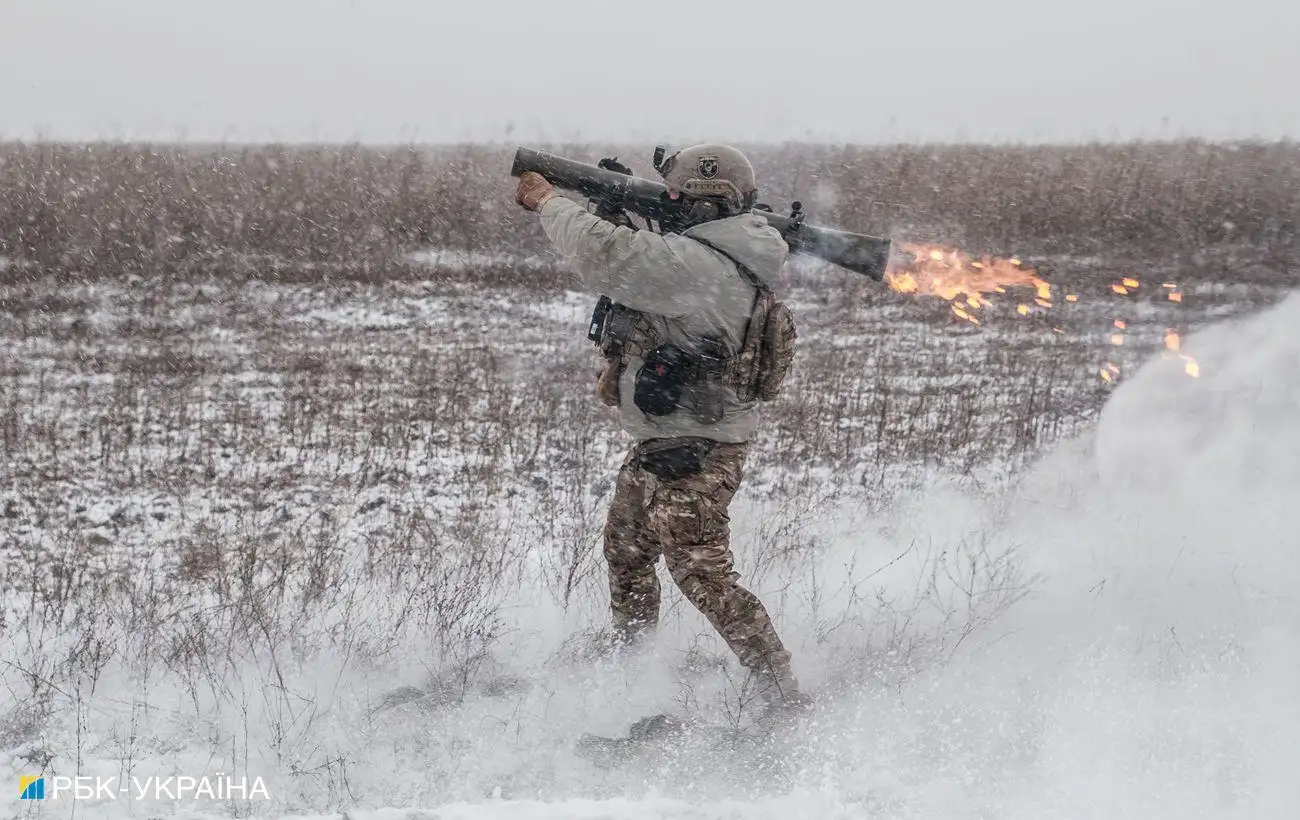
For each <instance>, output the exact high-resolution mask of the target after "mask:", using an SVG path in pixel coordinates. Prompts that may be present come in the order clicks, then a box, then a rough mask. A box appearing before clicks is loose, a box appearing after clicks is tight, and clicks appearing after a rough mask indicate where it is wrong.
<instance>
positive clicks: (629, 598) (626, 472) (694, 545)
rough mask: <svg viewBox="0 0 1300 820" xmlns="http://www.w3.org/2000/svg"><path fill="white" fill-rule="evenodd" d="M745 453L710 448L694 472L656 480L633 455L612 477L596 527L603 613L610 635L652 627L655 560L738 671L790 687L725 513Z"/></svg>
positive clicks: (633, 634)
mask: <svg viewBox="0 0 1300 820" xmlns="http://www.w3.org/2000/svg"><path fill="white" fill-rule="evenodd" d="M747 449H748V447H747V445H745V444H718V445H717V446H716V447H715V448H714V450H713V451H712V452H711V453H710V454H709V455H708V457H707V458H706V460H705V462H704V466H703V469H702V470H700V471H699V472H697V473H695V474H693V475H689V476H686V477H684V478H676V479H671V480H668V479H662V478H659V477H657V476H655V475H653V474H652V473H649V472H647V471H646V470H644V469H643V468H642V467H641V466H640V464H639V463H638V460H637V455H638V448H637V447H633V448H632V451H631V452H630V453H629V454H628V456H627V458H626V459H625V460H624V462H623V466H622V468H621V469H620V470H619V473H618V481H617V484H616V486H615V489H614V500H613V503H612V504H611V505H610V509H609V516H608V518H607V520H606V523H605V560H606V562H608V564H609V592H610V609H611V610H612V614H613V619H614V627H615V630H616V631H617V632H618V633H620V635H621V636H622V637H624V638H628V639H635V638H637V637H639V636H640V635H641V634H642V633H644V632H648V631H650V630H653V629H654V628H655V626H656V625H657V624H658V620H659V578H658V575H657V574H656V571H655V568H656V565H657V564H658V561H659V557H660V556H661V555H662V556H663V558H664V562H665V563H666V564H667V567H668V572H669V574H671V576H672V579H673V581H674V582H675V583H676V584H677V586H678V588H679V589H681V591H682V594H683V595H684V596H685V597H686V599H687V600H688V601H690V602H691V603H692V604H693V605H694V606H695V607H696V609H698V610H699V611H700V612H701V613H702V614H703V615H704V616H705V617H706V618H707V619H708V620H709V623H711V624H712V625H713V628H714V629H716V630H717V631H718V633H719V634H720V635H721V636H722V638H723V640H725V641H726V642H727V646H729V647H730V648H731V651H732V652H734V653H736V656H737V657H738V658H739V659H740V662H741V663H742V664H743V665H744V666H746V667H748V668H749V669H751V670H754V672H757V673H759V674H762V675H765V676H770V677H773V678H775V679H776V680H778V681H781V682H783V683H784V685H786V686H792V685H793V677H792V675H791V674H790V653H789V652H787V651H786V649H785V647H784V646H782V644H781V639H780V638H778V637H777V634H776V630H775V629H774V628H773V626H772V620H771V618H770V617H769V616H768V613H767V610H766V609H764V607H763V604H762V603H761V602H760V601H759V600H758V598H757V597H756V596H755V595H754V594H753V593H752V592H750V591H749V590H747V589H745V588H744V587H742V586H741V585H740V584H739V583H737V581H738V580H739V577H740V575H739V573H737V572H736V571H735V569H734V557H733V555H732V552H731V545H730V535H731V518H730V517H729V515H728V513H727V508H728V507H729V506H730V504H731V499H732V496H734V495H735V493H736V490H737V489H738V488H739V486H740V481H741V478H742V476H743V473H744V461H745V455H746V452H747Z"/></svg>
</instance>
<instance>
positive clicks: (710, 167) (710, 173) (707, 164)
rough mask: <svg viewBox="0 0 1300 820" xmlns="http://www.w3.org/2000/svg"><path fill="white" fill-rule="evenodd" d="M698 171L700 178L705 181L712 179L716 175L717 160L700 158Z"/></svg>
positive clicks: (715, 158)
mask: <svg viewBox="0 0 1300 820" xmlns="http://www.w3.org/2000/svg"><path fill="white" fill-rule="evenodd" d="M699 170H700V176H702V177H704V178H705V179H713V178H714V177H716V176H717V175H718V158H717V157H700V164H699Z"/></svg>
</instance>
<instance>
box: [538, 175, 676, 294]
mask: <svg viewBox="0 0 1300 820" xmlns="http://www.w3.org/2000/svg"><path fill="white" fill-rule="evenodd" d="M539 179H540V176H539ZM541 181H542V183H543V184H545V186H546V188H547V189H549V190H547V191H546V192H545V193H539V194H538V195H537V197H536V199H535V200H534V202H536V205H535V206H533V207H530V203H529V202H528V201H527V199H528V197H527V196H526V195H525V196H521V204H523V205H524V207H527V208H529V209H530V210H536V211H537V212H538V214H539V215H540V217H541V225H542V230H543V231H545V232H546V235H547V237H548V238H550V240H551V244H552V245H554V247H555V249H556V251H557V252H558V253H559V254H560V255H561V256H563V257H564V258H565V260H566V261H568V262H569V264H571V265H572V266H573V268H574V269H575V270H576V271H577V273H578V275H579V276H580V277H581V278H582V281H583V282H584V283H585V284H586V285H587V287H589V288H591V289H592V290H594V291H596V292H597V293H603V294H605V295H606V296H608V297H609V298H611V299H613V300H614V301H616V302H619V303H621V304H624V305H626V306H628V307H630V308H632V309H634V310H642V311H646V312H648V313H655V314H658V315H660V316H673V317H679V316H685V315H686V314H687V313H689V312H690V310H691V307H692V305H693V304H694V302H695V298H694V291H695V290H696V289H698V288H699V287H700V286H701V285H702V283H700V282H698V281H696V280H697V278H698V277H697V275H696V274H695V273H693V272H692V271H691V270H690V268H688V267H687V265H686V263H685V262H684V261H683V260H682V258H681V256H680V254H679V253H678V252H677V250H676V249H675V248H674V243H677V242H689V241H691V240H688V239H683V238H682V237H679V236H675V235H671V234H670V235H660V234H656V233H653V232H652V231H638V230H634V229H632V228H627V227H623V226H621V225H614V224H611V223H610V222H608V221H606V220H604V219H601V218H600V217H598V216H596V215H595V214H592V213H590V212H588V211H587V209H586V208H583V207H582V206H581V205H579V204H578V203H576V202H574V201H572V200H570V199H565V198H564V197H562V196H559V195H558V194H556V193H555V191H554V189H553V188H551V187H550V184H549V183H546V181H545V180H544V179H543V180H541ZM530 182H535V181H533V180H530ZM525 185H526V184H525ZM539 187H540V186H539Z"/></svg>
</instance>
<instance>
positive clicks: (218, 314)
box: [0, 250, 1300, 820]
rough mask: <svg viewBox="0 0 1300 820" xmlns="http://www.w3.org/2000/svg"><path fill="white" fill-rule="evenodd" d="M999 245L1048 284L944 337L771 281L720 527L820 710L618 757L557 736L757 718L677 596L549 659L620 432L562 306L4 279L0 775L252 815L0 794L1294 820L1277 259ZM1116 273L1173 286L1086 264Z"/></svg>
mask: <svg viewBox="0 0 1300 820" xmlns="http://www.w3.org/2000/svg"><path fill="white" fill-rule="evenodd" d="M1036 263H1037V264H1041V265H1042V266H1043V269H1044V270H1049V271H1051V272H1052V275H1053V276H1054V277H1056V280H1057V281H1059V282H1060V283H1061V284H1062V286H1063V287H1067V288H1068V289H1069V290H1072V291H1075V292H1078V293H1079V294H1080V299H1079V301H1078V302H1077V303H1073V304H1071V305H1069V306H1065V305H1061V306H1058V308H1057V309H1055V310H1054V311H1052V312H1051V313H1050V314H1040V313H1039V312H1035V313H1033V314H1032V315H1031V316H1029V317H1020V316H1018V315H1016V313H1015V311H1014V310H1011V309H1009V307H1007V306H1003V308H1002V309H999V310H994V311H990V312H989V314H988V315H986V316H985V317H983V322H982V324H981V325H979V326H978V327H976V326H972V325H968V324H964V323H960V322H957V321H955V320H953V319H952V318H951V315H950V314H949V312H948V311H947V309H946V306H944V305H942V304H936V303H935V302H934V300H927V299H921V298H918V297H913V296H904V295H900V294H889V293H882V292H880V288H879V287H878V286H875V285H873V284H871V283H868V282H863V281H861V280H857V281H854V280H852V279H848V280H846V279H845V278H844V277H842V276H839V275H837V274H834V273H828V272H816V271H802V272H800V274H799V276H798V277H797V280H796V281H795V282H793V283H792V293H793V301H794V304H795V306H796V309H797V311H798V315H799V319H800V323H801V343H802V345H803V347H802V353H801V359H800V363H799V367H798V371H797V376H796V378H795V379H794V382H793V384H792V385H791V388H790V393H789V395H788V396H787V397H786V398H785V399H784V400H783V401H782V402H781V403H779V404H778V405H777V406H775V407H773V408H772V410H771V414H770V415H771V417H770V419H769V423H768V425H767V426H766V427H765V428H764V432H763V438H762V440H761V452H759V453H758V454H756V456H755V458H754V460H753V462H752V464H751V467H750V473H749V477H748V479H747V483H746V485H745V486H744V488H743V489H742V492H741V494H740V495H739V496H738V498H737V502H736V506H735V507H734V508H733V515H732V518H733V527H734V529H733V535H734V545H735V547H736V550H737V553H738V558H739V569H740V571H741V572H742V574H743V575H744V577H745V579H746V581H747V582H748V583H749V584H750V585H751V587H752V588H754V589H756V590H757V591H758V592H759V593H760V595H761V596H762V597H763V599H764V600H765V602H767V604H768V606H769V608H770V609H771V610H772V611H773V612H774V614H775V615H776V617H777V619H778V627H779V629H780V631H781V633H782V635H783V636H784V637H785V638H786V640H787V643H789V644H790V645H791V646H792V648H793V649H794V651H795V659H796V664H797V669H798V672H799V674H800V675H801V677H802V678H803V679H804V681H805V682H806V684H807V685H809V687H810V688H811V689H813V690H814V691H815V693H816V694H817V697H818V700H819V709H818V711H817V713H816V715H815V716H814V717H813V718H812V719H810V720H809V721H808V722H807V723H806V725H804V726H802V727H801V728H800V729H799V730H797V731H796V732H794V733H793V734H792V735H790V736H788V737H783V738H778V739H773V740H769V741H767V742H759V741H755V740H754V739H753V738H752V737H751V736H749V735H737V737H736V738H733V739H736V740H737V743H736V744H734V746H735V747H734V748H714V747H712V746H710V744H709V742H708V741H707V740H706V739H704V738H694V739H687V740H686V741H684V742H683V743H682V744H681V745H680V746H678V747H675V748H672V749H670V750H667V751H666V752H665V753H664V754H661V755H655V756H648V757H646V758H644V759H641V760H638V761H636V762H635V763H633V764H630V765H623V766H618V767H600V766H597V765H594V764H593V763H592V762H591V761H587V760H584V759H582V758H580V757H578V756H577V755H576V754H575V753H574V752H573V751H572V742H573V741H574V740H575V739H576V737H577V736H578V735H579V734H581V733H582V732H586V731H593V732H604V733H615V732H619V733H621V732H622V731H624V730H625V729H626V728H627V726H628V724H630V723H631V722H632V721H634V720H635V719H637V718H639V717H641V716H644V715H646V714H649V713H652V712H658V711H665V710H685V711H688V712H690V713H693V714H699V715H702V716H705V717H707V718H709V719H711V720H712V721H714V722H716V723H722V724H728V723H734V724H735V725H736V727H737V728H738V729H741V728H744V726H745V725H746V723H747V720H748V717H747V716H748V713H749V712H748V710H749V709H750V707H751V704H750V703H749V702H748V701H747V699H746V697H745V693H744V692H743V691H741V690H740V689H739V684H740V682H741V680H742V679H743V677H742V675H741V674H740V671H739V669H738V668H737V666H736V664H735V662H734V660H732V659H731V658H730V657H728V656H727V654H726V653H725V648H724V647H723V646H722V645H721V643H720V642H719V641H718V640H717V639H716V638H715V637H714V636H713V634H712V632H711V630H710V629H709V628H708V626H707V624H706V623H705V622H704V621H703V619H702V618H701V617H700V616H699V615H698V614H697V613H695V612H694V611H693V610H691V609H690V608H689V606H684V605H683V602H682V601H681V599H680V597H679V596H678V595H677V594H676V591H675V589H674V588H673V587H672V585H671V583H668V584H666V585H665V598H666V600H665V604H666V617H665V624H664V628H663V630H662V631H661V634H660V635H659V636H658V640H657V643H656V644H655V645H654V646H653V647H652V648H651V650H650V651H648V652H647V653H646V654H644V655H641V656H638V657H632V658H621V659H615V660H608V659H604V660H602V659H599V658H597V657H593V656H591V655H590V653H588V652H586V651H585V649H586V647H587V644H588V642H589V641H590V640H591V638H592V633H593V632H594V631H595V630H596V629H598V628H599V627H600V626H601V625H603V623H604V621H605V618H606V615H605V611H604V607H605V604H606V599H605V593H604V579H603V575H602V573H603V564H602V563H601V561H600V560H599V535H600V529H601V526H602V524H603V513H604V506H605V504H606V503H607V502H608V497H609V493H610V491H611V489H612V481H611V480H612V475H613V470H614V468H615V466H616V465H617V463H618V461H619V459H620V458H621V455H622V449H623V447H624V446H625V442H624V441H623V440H622V439H621V437H620V436H619V434H618V433H617V431H616V428H615V426H614V423H613V419H612V418H611V417H610V415H609V413H608V412H607V411H606V409H605V408H603V407H601V406H600V405H599V404H598V403H597V402H596V400H595V399H594V397H593V396H591V393H590V391H591V385H592V380H593V378H594V371H595V367H596V360H595V354H594V351H593V350H592V348H591V347H590V346H589V344H588V343H587V342H586V341H585V339H584V338H583V336H584V333H585V326H586V324H585V323H586V315H587V312H588V310H589V307H590V302H591V299H590V297H588V296H586V295H582V294H576V293H568V292H544V293H534V292H530V291H529V290H527V289H526V287H522V286H521V287H519V288H512V289H502V288H495V289H493V288H484V287H481V286H477V285H475V284H473V283H472V282H470V281H463V282H461V283H459V284H457V283H456V282H455V281H453V279H454V277H448V276H446V275H445V272H441V273H440V275H439V276H432V275H431V274H429V273H428V269H427V266H428V262H427V260H420V263H419V265H418V266H417V267H416V268H415V269H414V271H415V272H414V273H413V274H412V276H410V277H408V278H404V279H401V280H397V281H387V282H379V283H374V284H366V283H363V282H344V283H341V284H340V283H337V282H334V283H331V284H330V285H329V286H328V287H324V286H313V285H309V284H292V283H283V282H282V283H278V284H277V283H268V282H258V281H255V280H253V281H240V282H237V283H235V282H222V281H217V280H201V281H179V282H168V283H164V282H158V281H149V280H139V279H136V280H129V281H128V280H123V281H108V282H97V283H81V284H77V285H73V286H68V285H58V284H56V283H43V282H31V281H27V280H20V279H18V278H16V277H15V278H11V279H10V280H5V281H6V282H7V284H5V285H3V286H2V289H0V298H3V300H4V303H5V305H6V306H10V307H9V309H8V310H7V311H6V312H5V313H4V314H0V341H2V342H3V344H4V346H5V347H4V349H5V351H6V352H5V353H4V354H0V442H3V445H4V455H3V457H2V458H0V479H3V481H2V482H0V560H2V561H3V569H2V570H0V584H2V585H3V590H4V598H3V606H2V607H0V642H2V645H3V649H0V692H2V693H3V694H2V695H0V698H2V699H0V773H3V774H4V775H5V776H6V777H9V779H10V781H11V782H12V781H13V780H16V778H17V776H20V775H34V774H42V773H44V774H45V775H47V777H48V778H51V782H53V781H52V778H53V777H55V776H69V775H82V776H100V777H116V778H119V779H122V780H125V779H129V778H131V777H136V778H146V777H151V776H156V777H169V776H190V777H196V778H197V777H204V776H208V777H215V776H218V774H220V776H223V777H235V778H242V777H247V778H250V779H252V778H262V779H263V781H264V783H265V785H266V790H267V792H268V793H269V795H270V798H269V799H265V800H263V799H260V797H259V799H252V800H245V799H239V798H234V799H213V798H211V797H201V798H198V799H187V800H175V801H174V800H170V799H167V797H166V795H164V796H163V799H158V800H147V801H139V800H128V799H122V798H120V797H118V798H106V797H104V798H100V799H90V800H82V801H76V802H74V801H72V800H69V799H66V798H65V799H61V800H45V801H20V800H18V799H17V789H16V785H17V784H16V783H15V784H13V785H14V788H10V789H9V790H8V791H7V792H6V797H5V798H3V801H4V806H5V808H6V809H8V810H9V812H10V814H12V815H14V816H33V817H35V816H72V815H73V814H74V813H75V814H77V815H82V814H84V815H87V816H107V817H128V816H144V817H153V816H163V815H169V814H179V815H183V816H190V817H205V818H207V817H227V816H256V817H285V816H294V817H317V816H339V815H340V814H341V813H343V812H346V814H347V815H348V816H350V817H354V818H384V820H387V818H397V817H428V818H433V817H438V818H444V820H449V819H450V818H487V819H489V820H496V819H497V818H502V817H520V818H527V820H536V819H537V818H552V817H554V818H560V817H565V818H568V817H578V818H606V817H610V818H612V817H618V818H624V817H627V818H667V817H673V818H701V819H703V818H733V817H745V818H799V817H816V818H819V819H824V818H835V817H866V816H870V817H882V818H910V817H917V818H921V817H924V818H975V817H980V818H986V817H997V818H1003V817H1007V818H1020V817H1024V818H1030V817H1032V818H1055V817H1060V818H1085V817H1099V818H1100V817H1105V818H1128V817H1132V818H1153V817H1160V818H1165V817H1189V816H1196V817H1212V818H1227V817H1232V818H1237V817H1240V818H1247V817H1249V818H1290V817H1294V816H1296V815H1297V813H1300V782H1297V780H1296V779H1295V777H1294V763H1293V761H1294V759H1295V753H1296V751H1297V750H1300V745H1297V741H1296V740H1295V738H1297V737H1300V704H1298V703H1297V701H1296V699H1295V692H1296V691H1297V687H1298V686H1300V650H1297V648H1296V647H1297V645H1298V643H1297V641H1298V640H1300V626H1298V625H1300V601H1298V600H1297V598H1296V592H1295V591H1296V589H1298V588H1300V553H1297V552H1296V551H1295V550H1294V545H1295V544H1296V543H1297V538H1296V536H1295V535H1294V524H1293V522H1292V521H1291V518H1292V516H1291V510H1290V507H1289V505H1288V504H1287V502H1288V501H1290V500H1291V499H1293V498H1296V497H1300V467H1297V465H1300V332H1298V331H1297V327H1300V296H1287V293H1288V289H1289V288H1290V287H1294V285H1295V282H1294V281H1293V279H1292V275H1291V273H1290V272H1289V270H1282V269H1278V268H1276V267H1270V263H1269V262H1268V261H1267V259H1265V258H1263V257H1262V256H1259V255H1252V254H1250V253H1249V252H1247V251H1244V250H1239V251H1237V252H1235V254H1234V255H1232V256H1223V257H1212V258H1208V259H1202V260H1199V261H1198V263H1197V265H1196V266H1195V270H1194V271H1193V270H1185V269H1182V268H1180V267H1179V265H1177V264H1173V263H1167V264H1165V265H1163V266H1160V265H1156V264H1153V263H1150V262H1148V263H1147V264H1146V265H1145V266H1144V267H1142V268H1141V269H1140V270H1139V269H1138V268H1137V267H1135V265H1136V263H1135V262H1134V261H1133V260H1118V259H1116V260H1068V259H1067V260H1036ZM532 264H533V263H532V262H530V263H529V265H532ZM531 269H532V268H531V267H529V266H525V267H524V268H522V270H524V271H525V272H524V273H523V274H522V278H524V279H525V280H526V278H527V272H526V271H527V270H531ZM420 270H425V271H426V272H425V273H423V274H422V273H419V271H420ZM1138 273H1140V274H1141V276H1142V278H1143V281H1144V282H1148V281H1149V282H1151V283H1158V282H1161V281H1164V280H1171V279H1177V280H1178V281H1179V282H1180V287H1181V290H1182V292H1183V293H1185V294H1186V296H1185V298H1184V301H1183V302H1182V303H1180V304H1173V303H1170V302H1168V300H1163V299H1161V298H1159V293H1158V286H1147V287H1148V290H1147V291H1142V292H1139V293H1138V294H1136V295H1133V296H1130V297H1124V298H1121V297H1119V296H1116V295H1115V294H1113V293H1112V292H1111V290H1110V283H1111V282H1112V281H1113V280H1114V279H1115V278H1116V277H1118V276H1122V275H1136V274H1138ZM1115 319H1121V320H1122V321H1124V322H1125V324H1126V328H1125V338H1124V344H1123V345H1121V346H1114V345H1112V344H1111V339H1110V337H1111V336H1112V335H1113V333H1114V332H1115V328H1114V324H1113V321H1114V320H1115ZM1171 327H1177V328H1178V329H1180V330H1183V331H1187V330H1191V331H1192V333H1191V334H1190V335H1184V337H1183V339H1182V349H1181V351H1180V352H1181V353H1183V354H1184V355H1190V356H1194V357H1195V359H1196V360H1197V362H1198V363H1199V365H1200V378H1191V377H1189V376H1188V375H1187V374H1186V373H1185V371H1184V364H1183V360H1181V359H1179V358H1177V356H1175V355H1173V354H1170V353H1167V352H1165V351H1164V349H1163V338H1164V334H1165V331H1166V330H1167V329H1169V328H1171ZM1108 361H1109V362H1113V363H1115V364H1117V365H1119V366H1120V367H1119V373H1120V375H1119V376H1118V377H1117V379H1118V384H1117V385H1108V384H1105V383H1103V382H1101V381H1100V380H1099V378H1098V370H1099V368H1100V367H1101V366H1103V365H1104V363H1106V362H1108ZM402 687H417V688H418V689H419V690H420V691H421V692H422V693H423V694H422V697H419V698H415V699H405V700H404V699H401V698H389V697H388V696H389V695H390V694H391V693H392V692H393V691H394V690H399V689H401V688H402ZM407 691H408V693H409V690H407Z"/></svg>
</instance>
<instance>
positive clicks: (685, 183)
mask: <svg viewBox="0 0 1300 820" xmlns="http://www.w3.org/2000/svg"><path fill="white" fill-rule="evenodd" d="M659 174H660V176H662V177H663V179H664V184H665V185H667V186H668V187H669V188H671V189H673V190H677V191H681V192H682V193H684V194H686V195H688V196H695V197H707V198H716V199H721V200H723V201H724V202H726V204H727V209H728V211H730V213H731V214H732V215H734V214H738V213H741V212H743V211H748V210H750V209H751V208H753V207H754V201H755V197H756V196H757V191H758V184H757V182H756V180H755V178H754V166H753V165H751V164H750V163H749V160H748V159H746V158H745V155H744V154H742V153H740V152H739V151H737V150H736V149H735V148H732V147H731V146H730V145H714V144H709V143H705V144H702V145H692V146H691V147H689V148H683V149H682V150H680V151H678V152H677V153H675V154H672V155H671V156H669V157H668V158H667V159H665V160H664V161H663V163H661V164H660V165H659Z"/></svg>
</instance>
